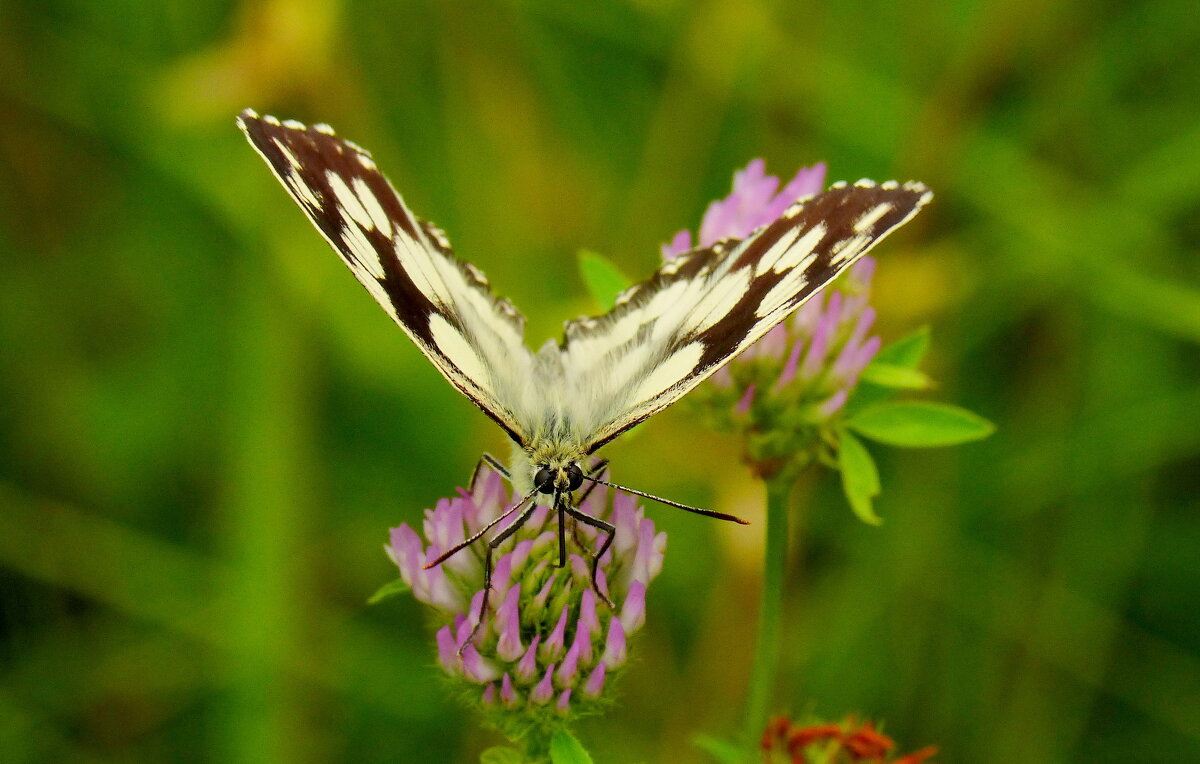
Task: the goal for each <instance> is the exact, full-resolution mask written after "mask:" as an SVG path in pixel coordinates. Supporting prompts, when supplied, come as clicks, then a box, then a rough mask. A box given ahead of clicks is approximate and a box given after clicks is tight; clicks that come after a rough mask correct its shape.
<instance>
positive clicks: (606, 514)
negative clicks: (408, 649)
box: [386, 467, 666, 728]
mask: <svg viewBox="0 0 1200 764" xmlns="http://www.w3.org/2000/svg"><path fill="white" fill-rule="evenodd" d="M519 500H520V497H519V496H515V495H513V494H512V493H511V492H510V491H508V490H507V489H506V488H505V486H504V484H503V482H502V479H501V477H500V475H499V474H498V473H496V472H494V471H493V470H491V469H488V468H486V467H481V468H480V470H479V471H478V472H477V474H476V476H475V478H474V480H473V481H472V485H471V488H470V490H462V489H460V491H459V495H458V496H455V497H452V498H448V499H442V500H440V501H439V502H438V503H437V506H436V507H435V508H434V509H433V510H432V511H429V510H427V511H426V513H425V522H424V528H423V535H424V540H422V538H421V536H419V535H418V534H417V532H416V531H415V530H414V529H413V528H411V527H410V526H408V525H407V524H402V525H400V526H399V527H396V528H393V529H392V531H391V540H390V543H389V544H388V545H387V547H386V549H387V553H388V556H389V557H391V559H392V560H393V561H394V562H395V563H396V565H397V566H398V567H399V569H400V577H401V578H402V579H403V580H404V582H405V583H406V584H408V585H409V586H410V587H411V589H412V592H413V595H414V596H415V597H416V598H417V599H418V600H419V601H421V602H423V603H425V604H426V605H429V606H430V608H431V615H432V618H433V620H434V622H435V626H436V628H437V633H436V641H437V652H438V664H439V665H440V666H441V668H442V670H443V671H445V673H446V674H448V675H450V676H451V677H453V678H454V679H456V680H458V682H460V683H461V685H462V686H463V687H466V688H474V690H473V692H474V693H476V697H477V698H478V700H479V701H480V703H481V705H482V707H483V708H484V711H485V713H486V714H487V716H488V718H489V719H490V720H491V721H493V722H494V723H495V724H497V726H500V727H501V728H511V727H513V726H514V724H516V720H518V719H519V718H520V717H521V716H522V715H528V714H530V713H533V714H554V715H563V716H566V715H575V714H578V713H586V712H588V711H590V710H592V709H594V708H595V707H596V706H597V705H598V702H599V701H600V699H601V697H602V695H603V693H604V690H605V687H606V686H607V685H608V684H610V683H611V677H612V674H613V673H614V672H616V671H618V670H620V669H621V668H622V667H623V666H624V665H625V663H626V660H627V657H628V640H629V638H630V637H631V636H632V635H633V634H634V633H635V632H637V631H638V630H639V629H640V628H641V627H642V625H643V623H645V618H646V589H647V587H648V586H649V585H650V582H651V581H653V580H654V578H655V577H656V576H657V575H658V574H659V572H660V571H661V570H662V564H663V554H664V551H665V549H666V534H665V533H661V532H657V531H656V530H655V527H654V522H653V521H652V520H650V519H649V518H647V517H645V515H644V513H643V511H642V509H641V507H639V506H638V504H637V503H636V501H635V500H634V499H633V497H631V496H629V495H627V494H624V493H619V492H615V491H614V492H610V491H609V490H608V489H607V488H606V487H604V486H600V485H596V486H595V488H594V490H593V491H592V492H591V493H590V494H589V495H588V498H587V499H586V501H584V502H583V503H582V504H581V506H580V509H581V510H582V511H583V512H586V513H588V514H589V515H592V516H593V517H598V518H600V519H604V520H607V521H608V522H610V523H612V524H613V525H614V526H616V536H615V538H614V539H613V543H612V546H611V547H610V548H609V550H608V551H607V552H606V553H605V554H604V556H603V557H602V558H601V559H600V566H599V572H598V576H597V579H598V583H599V586H600V589H601V591H603V592H605V593H606V594H607V595H608V596H609V597H610V598H611V599H612V601H613V602H614V604H615V605H616V608H615V609H613V610H610V609H609V608H608V606H607V605H605V604H604V603H603V601H601V600H600V599H599V598H598V597H597V596H596V593H595V592H594V591H593V590H592V587H591V572H590V565H589V559H590V558H589V556H588V555H590V553H591V552H592V551H593V550H595V549H597V548H599V545H600V542H601V541H602V540H603V538H602V536H600V535H599V534H598V533H597V532H596V531H595V529H593V528H591V527H589V526H586V525H584V524H582V523H579V524H575V523H574V522H573V521H572V520H571V519H569V518H568V519H567V521H566V522H567V523H568V529H567V536H568V550H569V554H568V557H567V565H566V567H563V568H559V567H557V564H558V533H557V518H556V516H555V514H554V513H553V512H552V511H551V510H550V508H549V507H545V506H539V507H538V508H537V510H536V511H535V513H534V514H533V516H532V517H531V518H530V519H529V521H528V522H527V523H526V524H525V525H524V526H522V527H521V528H520V529H519V530H518V531H517V532H516V533H515V534H514V535H513V536H512V537H511V538H510V539H508V540H507V541H505V542H504V543H503V544H501V545H500V547H499V548H498V549H497V550H496V553H495V556H494V560H495V567H494V570H493V574H492V593H491V597H490V601H491V603H492V605H491V608H490V610H489V612H488V613H487V615H486V616H485V620H484V623H483V624H481V625H480V628H479V630H478V632H477V634H476V636H475V638H474V639H473V640H471V641H470V642H469V643H468V640H469V639H470V636H471V633H472V631H473V630H474V629H475V626H476V624H477V623H478V620H477V619H478V614H479V610H480V604H481V602H482V599H483V554H484V544H486V543H487V542H486V539H482V540H480V541H479V542H478V543H477V544H475V545H473V546H471V547H468V548H466V549H463V550H462V551H460V552H459V553H457V554H455V555H454V556H452V557H450V558H449V559H447V560H446V561H445V562H444V563H442V564H441V565H440V566H437V567H433V568H430V569H428V570H425V569H424V566H425V565H426V563H428V562H430V561H432V560H435V559H437V557H438V556H439V555H440V554H441V553H442V552H443V551H445V550H447V549H450V548H451V547H453V546H455V545H456V544H458V543H460V542H462V541H463V540H464V539H465V538H467V537H468V536H469V535H471V534H474V533H476V532H477V531H479V530H480V529H481V528H483V527H484V526H485V525H487V523H488V522H490V521H491V520H493V519H495V518H496V517H498V516H500V515H501V514H503V513H504V511H505V510H506V509H508V508H509V507H511V506H512V505H513V504H514V503H515V502H517V501H519ZM514 517H515V515H514ZM508 522H511V520H509V521H506V522H505V523H502V524H501V525H499V526H498V527H497V528H496V530H495V533H499V532H501V531H503V530H504V529H505V528H506V527H507V523H508ZM572 526H573V527H572ZM460 650H461V654H460Z"/></svg>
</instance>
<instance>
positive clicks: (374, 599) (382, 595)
mask: <svg viewBox="0 0 1200 764" xmlns="http://www.w3.org/2000/svg"><path fill="white" fill-rule="evenodd" d="M407 591H410V587H409V585H408V584H406V583H404V579H403V578H397V579H396V580H395V581H390V582H388V583H386V584H384V585H383V586H381V587H379V589H378V590H376V592H375V593H374V594H372V595H371V598H370V599H368V600H367V604H368V605H376V604H378V603H380V602H383V601H384V600H386V599H388V598H390V597H395V596H396V595H397V594H404V593H405V592H407Z"/></svg>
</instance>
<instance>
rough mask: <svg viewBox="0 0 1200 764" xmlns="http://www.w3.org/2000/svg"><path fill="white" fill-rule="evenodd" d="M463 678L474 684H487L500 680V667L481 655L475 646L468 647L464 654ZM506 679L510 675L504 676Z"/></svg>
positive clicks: (464, 649)
mask: <svg viewBox="0 0 1200 764" xmlns="http://www.w3.org/2000/svg"><path fill="white" fill-rule="evenodd" d="M462 666H463V676H465V677H466V678H467V679H470V680H471V681H472V682H478V683H479V684H487V683H488V682H494V681H496V680H497V679H499V678H500V673H501V672H500V667H499V666H497V665H496V664H495V662H494V661H491V660H488V659H487V658H484V657H483V656H482V655H480V654H479V651H478V650H476V649H475V645H467V646H466V647H465V648H463V652H462ZM504 676H505V678H507V677H508V674H505V675H504Z"/></svg>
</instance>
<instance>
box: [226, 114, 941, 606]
mask: <svg viewBox="0 0 1200 764" xmlns="http://www.w3.org/2000/svg"><path fill="white" fill-rule="evenodd" d="M238 125H239V126H240V127H241V128H242V130H243V132H244V133H245V134H246V137H247V139H248V140H249V141H250V143H251V145H252V146H253V147H254V148H255V150H256V151H258V153H259V154H260V155H261V156H262V158H263V159H264V160H265V161H266V163H267V165H268V166H269V167H270V168H271V170H272V172H274V174H275V176H276V177H277V178H278V179H279V181H280V182H281V183H282V184H283V186H284V188H285V189H286V190H287V191H288V193H289V194H290V195H291V196H292V198H293V199H294V200H295V202H296V203H297V204H298V205H299V206H300V208H301V209H302V210H303V211H304V213H305V214H306V215H307V216H308V218H309V220H310V221H311V222H312V223H313V225H314V226H316V228H317V229H318V230H319V231H320V233H321V235H322V236H324V237H325V239H326V240H327V241H328V242H329V244H330V245H331V246H332V247H333V249H334V251H335V252H337V254H338V256H339V257H341V259H342V261H343V263H345V264H346V266H347V267H348V268H349V269H350V271H351V272H352V273H353V274H354V276H355V278H357V279H358V281H359V282H360V283H361V284H362V285H363V286H364V287H365V288H366V289H367V291H368V292H369V293H370V294H371V296H372V297H374V298H375V300H376V302H378V303H379V305H380V307H382V308H383V310H384V311H385V312H386V313H387V314H388V316H390V317H391V318H392V320H393V321H395V322H396V323H397V324H398V325H399V326H400V327H401V328H402V329H403V330H404V332H405V333H406V334H407V335H408V336H409V338H410V339H412V340H413V342H414V343H416V345H417V347H418V348H419V349H420V350H421V352H422V353H424V354H425V356H426V357H427V358H428V359H429V360H430V362H431V363H433V365H434V366H435V367H436V368H437V369H438V371H440V372H441V373H442V375H443V376H445V377H446V379H447V380H448V381H449V382H450V383H451V384H452V385H454V386H455V387H456V388H458V389H459V390H460V391H461V392H462V393H463V394H464V395H466V396H467V398H469V399H470V400H471V401H472V402H473V403H474V404H475V405H476V406H478V407H479V408H480V409H481V410H482V411H483V412H484V413H485V414H487V415H488V416H489V417H491V418H492V420H493V421H495V422H496V423H497V424H498V425H499V426H500V427H501V428H503V430H504V431H505V432H506V433H507V434H508V436H509V437H510V438H511V439H512V440H513V443H514V458H513V459H512V461H511V462H510V465H511V470H506V472H507V473H508V474H509V476H510V479H511V480H512V482H513V484H514V486H515V487H516V488H517V490H518V492H519V493H520V495H522V496H524V497H525V500H524V501H523V502H522V503H520V504H517V505H515V506H514V507H512V509H511V510H510V511H509V513H506V515H505V516H507V515H508V514H511V513H513V512H517V511H518V510H519V509H521V508H522V507H524V506H525V505H526V504H528V505H529V506H530V507H532V506H533V503H532V502H533V499H534V495H535V494H537V493H545V494H548V495H550V496H552V497H553V499H552V501H553V502H554V504H553V506H554V508H555V509H556V510H558V513H559V519H560V551H561V549H562V548H563V545H564V544H565V541H564V540H563V536H562V528H561V525H562V523H561V521H562V520H563V518H564V516H567V515H569V516H570V517H572V518H574V519H575V520H576V521H578V522H584V523H587V524H592V525H595V524H596V523H600V525H597V526H596V527H600V528H601V530H604V531H605V532H606V533H607V532H610V531H611V527H610V526H607V524H605V523H603V522H602V521H598V520H596V519H595V518H591V517H589V516H588V515H586V514H585V513H582V512H580V511H579V510H578V508H577V507H578V504H577V503H576V501H575V492H576V491H578V490H579V489H580V487H581V485H582V484H583V482H584V481H591V482H592V483H603V481H602V480H599V479H598V478H596V477H595V475H592V474H589V473H587V472H586V470H585V467H584V465H589V464H591V462H592V461H594V459H595V456H594V455H595V453H596V451H597V450H598V449H600V448H601V447H602V446H604V445H605V444H606V443H608V442H609V441H611V440H612V439H613V438H615V437H617V436H618V435H620V434H621V433H622V432H625V431H626V430H628V429H629V428H631V427H634V426H636V425H637V424H639V423H640V422H643V421H645V420H646V419H647V418H649V417H650V416H652V415H653V414H655V413H657V412H658V411H661V410H662V409H664V408H666V407H667V406H669V405H671V404H672V403H674V402H675V401H677V400H678V399H679V398H680V397H682V396H683V395H684V394H685V393H687V392H688V391H689V390H691V389H693V388H694V387H696V385H698V384H700V383H701V382H703V381H704V380H705V379H707V378H708V377H709V376H710V375H712V374H713V372H715V371H716V370H717V369H719V368H720V367H721V366H723V365H724V364H725V363H727V362H728V361H730V360H731V359H732V358H733V357H734V356H736V355H737V354H738V353H740V352H742V351H743V350H745V349H746V348H747V347H749V346H750V345H751V344H753V343H754V342H755V341H757V340H758V339H759V338H761V337H762V336H763V335H765V334H766V333H767V332H768V331H770V330H771V329H772V328H773V327H774V326H776V325H777V324H778V323H779V322H781V321H783V320H784V319H785V318H787V317H788V316H789V315H790V314H791V313H793V312H794V311H795V310H796V309H798V308H799V307H800V306H801V305H803V304H804V302H805V301H806V300H807V299H809V298H810V297H811V296H812V295H814V294H815V293H816V292H817V291H818V290H819V289H821V288H822V287H824V286H825V285H826V284H828V283H829V282H830V281H832V280H833V279H834V278H835V277H836V276H837V275H838V274H839V273H841V272H842V271H844V270H845V269H846V268H847V267H849V266H850V265H851V264H852V263H853V262H854V261H855V260H857V259H858V258H859V257H861V256H862V255H863V254H865V253H866V252H867V251H868V250H870V249H871V248H872V247H873V246H874V245H875V244H877V243H878V242H879V241H881V240H882V239H883V238H884V237H885V236H887V235H888V234H889V233H890V232H891V231H893V230H895V229H896V228H897V227H899V226H900V225H902V224H903V223H905V222H906V221H908V220H909V219H910V218H912V216H913V215H915V214H916V213H917V212H918V210H920V208H921V207H922V206H923V205H925V204H926V203H927V202H928V201H929V200H930V199H931V198H932V194H931V193H930V191H929V190H928V189H927V188H925V186H924V185H922V184H920V183H911V182H910V183H904V184H900V183H897V182H895V181H889V182H887V183H882V184H876V183H874V182H871V181H865V180H864V181H859V182H858V183H855V184H853V185H848V184H845V183H841V184H834V185H833V186H832V187H830V188H829V189H828V190H827V191H825V192H823V193H820V194H817V195H815V196H811V197H807V198H804V199H800V200H798V201H797V202H796V203H795V204H793V205H792V206H791V207H789V208H788V209H787V211H786V212H785V213H784V214H783V215H782V216H781V217H780V218H779V219H777V220H775V221H774V222H772V223H770V224H769V225H766V226H763V227H761V228H759V229H758V230H756V231H754V232H752V233H751V234H750V235H749V236H747V237H746V238H745V239H742V240H727V241H722V242H717V243H716V244H713V245H711V246H706V247H699V248H696V249H693V250H692V251H690V252H687V253H684V254H682V255H679V256H677V257H676V258H674V259H672V260H670V261H668V262H666V263H665V264H663V265H662V266H661V267H660V268H659V269H658V270H657V271H656V272H655V273H654V275H653V276H651V277H650V278H649V279H647V280H646V281H644V282H642V283H640V284H637V285H635V286H633V287H631V288H629V289H628V290H626V291H625V292H624V293H623V294H621V295H620V296H619V298H618V299H617V304H616V306H615V307H614V308H613V309H612V310H611V311H609V312H608V313H607V314H605V315H602V316H594V317H585V318H579V319H575V320H573V321H568V322H567V324H566V327H565V331H564V339H563V340H562V342H561V343H559V342H555V341H553V340H551V341H548V342H546V344H544V345H543V346H542V347H541V348H540V349H539V350H538V351H537V352H536V353H533V352H531V351H530V350H529V349H528V347H527V346H526V345H525V338H524V331H525V322H524V318H523V317H522V316H521V314H520V313H518V312H517V310H516V309H515V308H513V306H512V305H511V304H510V303H509V302H508V301H507V300H504V299H501V298H498V297H496V296H495V295H494V294H493V293H492V292H491V290H490V287H489V286H488V282H487V279H486V278H485V277H484V275H483V274H482V272H480V271H479V269H478V268H476V267H475V266H474V265H471V264H470V263H467V262H464V261H462V260H460V259H459V258H457V257H456V256H455V255H454V253H453V252H452V251H451V249H450V244H449V241H448V240H447V238H446V236H445V234H444V233H443V232H442V231H441V230H440V229H439V228H437V227H436V226H434V225H432V224H431V223H428V222H426V221H423V220H420V219H419V218H417V217H416V216H415V215H413V213H412V212H411V211H409V209H408V207H407V206H406V205H405V204H404V201H403V200H402V199H401V197H400V195H399V194H398V193H397V192H396V191H395V189H394V188H393V187H392V186H391V184H390V183H389V182H388V180H387V179H386V178H385V177H384V176H383V174H382V173H381V172H380V171H379V170H378V168H377V167H376V166H375V162H374V160H373V159H372V158H371V156H370V154H368V153H367V152H366V151H364V150H363V149H361V148H360V147H358V146H357V145H355V144H353V143H351V142H350V141H347V140H344V139H342V138H339V137H338V136H336V135H335V134H334V132H333V130H332V128H330V127H329V126H328V125H323V124H318V125H312V126H308V125H304V124H302V123H300V122H296V121H294V120H286V121H281V120H279V119H277V118H275V117H271V116H259V115H258V114H257V113H255V112H254V111H251V110H246V111H244V112H242V114H241V115H240V116H239V117H238ZM604 484H605V485H609V484H607V483H604ZM584 490H586V488H585V489H584ZM624 490H627V491H630V492H632V493H636V494H638V495H642V496H647V497H649V498H653V499H655V500H658V501H662V502H664V503H667V504H670V505H672V506H676V507H680V508H683V509H688V510H689V511H693V512H699V513H700V514H705V515H709V516H712V517H719V518H722V519H736V518H734V517H732V516H731V515H723V514H721V513H717V512H711V511H709V510H698V509H695V508H692V507H686V506H684V505H680V504H677V503H675V502H671V501H667V500H664V499H659V498H658V497H655V496H650V495H649V494H644V493H641V492H640V491H633V490H632V489H624ZM530 511H531V510H529V509H526V510H524V511H523V513H522V514H520V515H519V516H518V517H517V519H516V520H514V521H513V523H512V524H510V526H508V527H506V528H505V529H504V530H502V531H500V532H499V533H498V534H497V536H496V537H494V538H493V539H491V541H490V542H489V556H488V560H489V561H490V552H491V550H492V549H493V548H494V547H495V545H496V544H498V543H499V542H501V541H503V539H504V538H506V537H507V536H508V535H509V534H510V533H511V531H512V530H513V529H515V527H517V526H518V525H519V524H520V522H522V518H525V517H528V513H529V512H530ZM489 527H490V526H489ZM485 530H487V529H485ZM480 535H482V531H481V532H480V534H477V536H476V537H473V538H472V539H468V540H467V542H464V543H469V542H470V541H473V540H474V538H478V537H479V536H480ZM610 541H611V537H609V538H608V540H607V541H606V542H605V544H604V545H602V547H601V549H600V551H599V552H598V553H597V554H596V555H595V556H593V564H594V563H595V560H596V558H597V557H598V556H599V555H601V554H603V552H604V549H606V548H607V544H608V542H610ZM458 548H461V547H458ZM456 550H457V548H456ZM456 550H453V551H456ZM560 557H562V558H563V559H565V552H563V553H561V554H560ZM444 558H445V556H443V558H442V559H444ZM436 562H440V560H438V561H435V562H434V563H431V564H436ZM485 567H487V568H488V570H489V571H490V566H485ZM597 591H599V590H597ZM602 596H603V595H602ZM485 603H486V597H485ZM485 606H486V605H485Z"/></svg>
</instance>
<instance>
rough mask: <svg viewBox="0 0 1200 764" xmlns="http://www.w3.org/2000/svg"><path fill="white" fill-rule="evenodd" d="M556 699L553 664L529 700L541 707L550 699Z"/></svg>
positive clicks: (535, 687)
mask: <svg viewBox="0 0 1200 764" xmlns="http://www.w3.org/2000/svg"><path fill="white" fill-rule="evenodd" d="M552 697H554V664H553V663H551V664H550V666H549V667H548V668H547V669H546V675H545V676H543V677H542V679H541V681H539V682H538V683H537V684H536V685H535V686H534V688H533V691H532V692H530V693H529V699H530V700H532V701H533V702H534V703H537V704H539V705H541V704H543V703H546V702H547V701H548V700H550V698H552Z"/></svg>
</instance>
